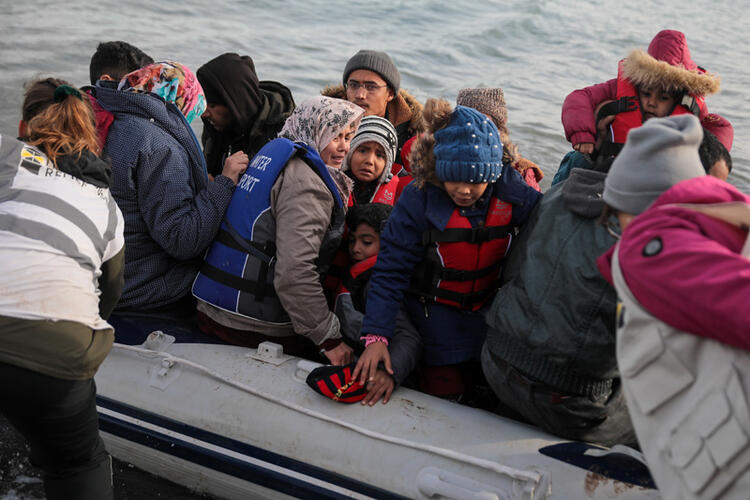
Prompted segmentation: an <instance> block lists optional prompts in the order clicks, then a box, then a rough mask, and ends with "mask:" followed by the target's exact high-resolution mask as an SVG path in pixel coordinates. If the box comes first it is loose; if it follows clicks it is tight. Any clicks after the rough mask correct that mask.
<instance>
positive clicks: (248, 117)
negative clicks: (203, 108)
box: [196, 53, 295, 176]
mask: <svg viewBox="0 0 750 500" xmlns="http://www.w3.org/2000/svg"><path fill="white" fill-rule="evenodd" d="M196 76H197V77H198V80H199V81H200V82H201V85H202V86H203V87H204V89H206V96H207V97H206V98H207V99H208V101H209V102H211V104H214V101H219V103H221V104H224V105H226V106H227V107H228V108H229V111H230V113H231V115H232V119H233V125H232V126H231V127H230V128H229V129H228V130H224V131H222V132H219V131H218V130H216V129H215V128H214V127H213V126H212V125H211V124H210V123H208V122H207V121H205V120H204V121H203V134H202V136H201V142H202V143H203V150H204V153H205V156H206V164H207V166H208V173H210V174H211V175H213V176H217V175H219V174H220V173H221V171H222V168H223V165H224V159H225V158H226V157H227V156H229V155H231V154H232V153H235V152H237V151H244V152H245V154H247V156H248V157H249V158H252V157H253V156H255V154H256V153H257V152H258V151H259V150H260V148H262V147H263V146H264V145H265V144H266V143H267V142H268V141H270V140H272V139H275V138H276V136H277V135H278V133H279V131H280V130H281V128H282V127H283V126H284V122H285V121H286V119H287V118H288V117H289V115H290V114H292V111H294V107H295V104H294V99H293V98H292V92H291V91H290V90H289V89H288V88H287V87H285V86H284V85H282V84H281V83H279V82H274V81H258V77H257V75H256V74H255V66H254V65H253V61H252V59H251V58H250V57H248V56H239V55H237V54H231V53H228V54H223V55H221V56H219V57H217V58H215V59H213V60H211V61H209V62H208V63H206V64H204V65H203V66H201V67H200V68H199V69H198V71H197V73H196Z"/></svg>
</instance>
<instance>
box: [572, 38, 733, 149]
mask: <svg viewBox="0 0 750 500" xmlns="http://www.w3.org/2000/svg"><path fill="white" fill-rule="evenodd" d="M718 91H719V77H718V76H716V75H714V74H711V73H707V72H706V71H705V70H704V69H703V68H701V67H700V66H698V65H697V64H695V62H693V60H692V58H691V57H690V50H689V49H688V45H687V40H686V38H685V35H684V34H683V33H682V32H680V31H675V30H663V31H660V32H659V33H658V34H657V35H656V36H655V37H654V39H653V40H652V41H651V43H650V44H649V46H648V51H647V52H644V51H643V50H640V49H636V50H633V51H631V52H630V54H629V55H628V56H627V57H626V58H625V59H623V60H622V61H620V64H619V67H618V72H617V78H615V79H612V80H609V81H607V82H605V83H600V84H597V85H592V86H590V87H586V88H583V89H579V90H575V91H573V92H571V93H570V94H569V95H568V96H567V97H566V98H565V102H564V103H563V108H562V122H563V127H564V129H565V137H566V138H567V139H568V140H569V141H570V142H571V144H572V145H573V149H575V150H576V151H579V152H580V153H584V154H592V153H594V152H595V151H596V152H597V153H600V154H601V153H604V154H607V155H608V156H615V155H616V154H617V152H619V149H620V148H621V147H622V144H624V143H625V137H626V135H627V132H628V130H630V129H631V128H633V127H638V126H640V125H641V124H642V123H643V122H645V121H646V120H648V119H649V118H653V117H659V118H661V117H664V116H669V115H674V114H684V113H692V114H694V115H695V116H697V117H698V119H699V120H701V125H702V126H703V127H704V128H705V129H707V130H709V131H711V132H712V133H713V134H715V135H716V136H717V137H718V138H719V140H720V141H721V142H722V144H724V146H725V147H726V148H727V150H731V149H732V140H733V138H734V130H733V128H732V125H731V124H730V123H729V122H728V121H727V120H726V119H724V118H722V117H721V116H719V115H716V114H712V113H709V112H708V108H707V107H706V104H705V101H704V98H705V96H707V95H710V94H714V93H716V92H718ZM609 100H612V101H614V102H613V103H611V104H608V105H607V106H605V107H604V108H603V109H602V110H599V111H598V112H597V113H595V110H596V109H597V108H598V107H599V105H600V104H602V103H603V102H605V101H609ZM610 124H611V127H610ZM608 128H609V130H608ZM597 130H598V131H599V132H606V133H605V135H606V136H607V137H606V138H605V140H604V143H603V144H598V143H597ZM599 142H601V141H599ZM611 146H614V148H612V147H611Z"/></svg>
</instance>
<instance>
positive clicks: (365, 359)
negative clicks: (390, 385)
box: [352, 342, 393, 385]
mask: <svg viewBox="0 0 750 500" xmlns="http://www.w3.org/2000/svg"><path fill="white" fill-rule="evenodd" d="M381 361H382V362H383V364H385V371H387V372H388V373H389V374H390V375H393V368H391V355H390V354H389V353H388V346H387V345H386V344H385V342H373V343H372V344H370V345H368V346H367V347H366V348H365V352H363V353H362V356H360V357H359V361H357V366H355V367H354V373H352V378H354V379H356V378H357V377H359V382H360V383H361V384H362V385H365V384H366V383H367V382H372V381H374V380H375V373H376V372H377V370H378V364H379V363H380V362H381Z"/></svg>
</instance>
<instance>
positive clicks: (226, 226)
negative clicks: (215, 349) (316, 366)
mask: <svg viewBox="0 0 750 500" xmlns="http://www.w3.org/2000/svg"><path fill="white" fill-rule="evenodd" d="M363 113H364V112H363V110H362V108H360V107H358V106H356V105H355V104H352V103H350V102H348V101H344V100H342V99H334V98H330V97H323V96H318V97H313V98H310V99H308V100H306V101H304V102H303V103H302V104H300V105H299V106H298V107H297V108H296V109H295V110H294V112H293V113H292V115H291V116H290V117H289V118H288V119H287V121H286V123H285V124H284V128H282V130H281V132H280V133H279V138H277V139H274V140H273V141H271V142H269V143H268V144H266V145H265V146H264V147H263V148H262V149H261V150H260V151H259V152H258V154H257V155H255V157H254V158H253V160H252V161H251V162H250V165H249V166H248V169H247V172H245V174H244V175H243V177H242V179H241V180H240V183H239V185H238V189H237V190H236V192H235V194H234V196H233V197H232V201H231V203H230V205H229V208H228V210H227V213H226V216H225V217H224V221H223V223H222V226H221V230H220V231H219V234H218V236H217V238H216V239H215V240H214V242H213V243H212V244H211V246H210V248H209V251H208V253H207V254H206V257H205V261H204V263H203V266H202V268H201V270H200V272H199V273H198V276H197V278H196V280H195V282H194V284H193V294H194V295H195V297H197V298H198V311H199V314H198V322H199V326H200V328H201V330H203V331H204V332H206V333H209V334H213V335H216V336H218V337H220V338H222V339H224V340H226V341H227V342H230V343H234V344H239V345H245V346H250V347H256V346H257V345H258V343H260V342H262V341H264V340H271V341H273V342H276V343H279V344H281V345H283V346H284V350H285V351H286V352H288V353H290V354H293V355H297V356H303V357H310V358H316V357H317V356H318V355H319V354H322V355H323V356H325V358H327V359H328V361H330V362H331V363H332V364H336V365H343V364H347V363H349V362H350V361H351V360H352V349H351V348H350V347H349V346H347V345H346V344H345V343H343V341H342V337H341V328H340V325H339V320H338V318H336V315H335V314H334V313H333V312H332V311H331V310H330V309H329V307H328V301H327V299H326V296H325V294H324V291H323V286H322V282H323V280H324V278H325V276H326V273H327V270H328V267H329V266H330V264H331V261H332V259H333V256H334V254H335V253H336V250H337V249H338V248H339V245H340V243H341V238H342V234H343V231H344V217H345V214H346V208H347V200H348V199H349V194H350V192H351V184H352V181H351V179H349V177H347V176H346V174H344V173H343V172H342V171H341V166H342V164H343V162H344V159H345V158H346V155H347V153H348V152H349V145H350V142H351V140H352V138H353V137H354V134H355V133H356V131H357V126H358V125H359V121H360V118H361V116H362V115H363Z"/></svg>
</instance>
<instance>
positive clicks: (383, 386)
mask: <svg viewBox="0 0 750 500" xmlns="http://www.w3.org/2000/svg"><path fill="white" fill-rule="evenodd" d="M395 386H396V384H395V382H394V381H393V377H391V376H390V375H388V374H387V373H386V372H385V371H383V370H378V371H377V372H375V377H374V378H373V380H371V381H370V382H368V383H367V387H366V389H367V395H366V396H365V399H363V400H362V404H363V405H370V406H373V405H374V404H375V403H377V402H378V400H379V399H380V398H381V397H382V398H383V404H386V403H387V402H388V400H390V399H391V394H393V388H394V387H395Z"/></svg>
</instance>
